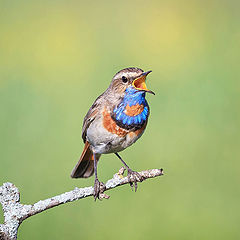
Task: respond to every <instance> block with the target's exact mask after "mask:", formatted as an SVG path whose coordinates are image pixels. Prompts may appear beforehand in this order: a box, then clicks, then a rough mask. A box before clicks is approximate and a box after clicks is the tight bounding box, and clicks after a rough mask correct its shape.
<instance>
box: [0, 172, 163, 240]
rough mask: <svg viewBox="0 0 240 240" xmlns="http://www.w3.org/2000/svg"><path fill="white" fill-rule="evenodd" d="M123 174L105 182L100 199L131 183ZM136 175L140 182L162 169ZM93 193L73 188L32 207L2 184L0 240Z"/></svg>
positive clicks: (9, 239) (10, 238)
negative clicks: (42, 214) (40, 215)
mask: <svg viewBox="0 0 240 240" xmlns="http://www.w3.org/2000/svg"><path fill="white" fill-rule="evenodd" d="M123 173H124V168H121V169H120V170H119V172H118V173H116V174H115V175H114V176H113V178H112V179H110V180H108V181H107V183H106V189H105V190H104V191H103V192H102V193H101V195H100V199H103V198H109V196H108V195H106V194H105V191H107V190H110V189H112V188H115V187H118V186H121V185H124V184H128V183H131V181H132V179H131V178H128V177H123V176H122V175H123ZM138 175H139V177H140V178H141V179H136V181H137V182H141V181H142V179H144V180H145V179H148V178H154V177H157V176H161V175H163V171H162V169H152V170H146V171H142V172H138ZM93 193H94V189H93V187H85V188H75V189H74V190H72V191H70V192H65V193H63V194H60V195H57V196H54V197H52V198H48V199H45V200H41V201H39V202H37V203H35V204H33V205H26V204H21V203H20V193H19V190H18V188H17V187H16V186H15V185H13V184H12V183H4V184H3V185H2V186H1V187H0V203H1V205H2V208H3V213H4V224H0V240H14V239H17V232H18V228H19V226H20V224H21V223H22V221H24V220H25V219H26V218H28V217H30V216H33V215H35V214H38V213H40V212H43V211H45V210H47V209H49V208H53V207H56V206H59V205H61V204H64V203H67V202H73V201H75V200H79V199H82V198H86V197H89V196H93Z"/></svg>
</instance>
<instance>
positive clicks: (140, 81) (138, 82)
mask: <svg viewBox="0 0 240 240" xmlns="http://www.w3.org/2000/svg"><path fill="white" fill-rule="evenodd" d="M151 72H152V71H147V72H144V73H142V74H141V76H140V77H138V78H136V79H135V80H134V81H133V83H132V85H133V87H134V88H136V89H137V90H139V91H145V92H149V93H152V94H154V95H155V93H154V92H153V91H151V90H149V89H148V88H147V85H146V77H147V75H148V74H149V73H151Z"/></svg>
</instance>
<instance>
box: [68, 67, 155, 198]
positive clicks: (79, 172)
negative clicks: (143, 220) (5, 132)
mask: <svg viewBox="0 0 240 240" xmlns="http://www.w3.org/2000/svg"><path fill="white" fill-rule="evenodd" d="M150 72H151V71H148V72H144V71H143V70H142V69H140V68H135V67H131V68H125V69H123V70H121V71H119V72H118V73H116V74H115V76H114V77H113V79H112V81H111V84H110V86H109V87H108V89H107V90H106V91H105V92H104V93H103V94H102V95H100V96H99V97H98V98H97V99H96V100H95V102H94V103H93V105H92V106H91V108H90V109H89V111H88V113H87V115H86V116H85V118H84V121H83V128H82V138H83V142H84V143H85V146H84V149H83V152H82V155H81V157H80V159H79V161H78V163H77V165H76V166H75V167H74V169H73V171H72V174H71V177H72V178H88V177H90V176H92V175H93V173H95V183H94V198H95V200H96V198H99V194H100V191H101V187H102V186H104V184H103V183H100V182H99V180H98V177H97V163H98V161H99V158H100V156H101V155H102V154H107V153H115V155H116V156H117V157H118V158H119V159H120V160H121V161H122V163H123V164H124V166H125V167H126V168H127V171H128V177H129V179H134V180H132V181H131V184H130V185H131V187H133V183H134V185H135V191H136V189H137V181H136V178H139V175H138V174H137V173H136V172H134V171H132V170H131V169H130V168H129V167H128V165H127V164H126V163H125V162H124V161H123V160H122V158H121V157H120V155H119V154H118V153H119V152H121V151H122V150H124V149H125V148H127V147H129V146H131V145H132V144H133V143H135V142H136V141H137V140H138V139H139V138H140V137H141V136H142V134H143V132H144V130H145V128H146V125H147V121H148V116H149V106H148V103H147V101H146V99H145V95H146V92H148V93H152V94H154V92H152V91H150V90H148V89H147V86H146V82H145V81H146V77H147V75H148V74H149V73H150Z"/></svg>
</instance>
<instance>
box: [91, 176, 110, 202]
mask: <svg viewBox="0 0 240 240" xmlns="http://www.w3.org/2000/svg"><path fill="white" fill-rule="evenodd" d="M105 190H106V186H105V184H104V183H103V182H99V180H98V179H97V178H95V182H94V193H93V197H94V200H95V201H96V199H97V198H98V199H99V200H102V199H103V198H109V196H108V195H106V194H105V193H104V191H105Z"/></svg>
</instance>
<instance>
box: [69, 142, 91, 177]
mask: <svg viewBox="0 0 240 240" xmlns="http://www.w3.org/2000/svg"><path fill="white" fill-rule="evenodd" d="M93 173H94V158H93V152H92V151H91V149H90V144H89V142H88V141H86V143H85V146H84V149H83V152H82V154H81V157H80V159H79V161H78V163H77V164H76V166H75V167H74V169H73V171H72V173H71V177H72V178H88V177H91V176H92V175H93Z"/></svg>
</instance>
